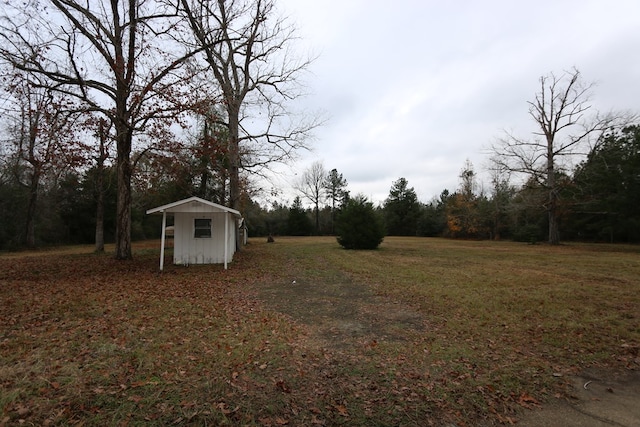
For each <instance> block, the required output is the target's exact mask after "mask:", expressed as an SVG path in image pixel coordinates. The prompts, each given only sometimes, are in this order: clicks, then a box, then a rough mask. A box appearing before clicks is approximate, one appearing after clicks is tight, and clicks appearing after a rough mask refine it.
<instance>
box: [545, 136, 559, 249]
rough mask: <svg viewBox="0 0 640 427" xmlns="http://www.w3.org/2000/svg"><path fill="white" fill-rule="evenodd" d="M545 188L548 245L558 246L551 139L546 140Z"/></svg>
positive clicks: (556, 196) (554, 175)
mask: <svg viewBox="0 0 640 427" xmlns="http://www.w3.org/2000/svg"><path fill="white" fill-rule="evenodd" d="M547 187H548V191H549V200H548V202H547V203H548V204H547V214H548V218H549V244H551V245H559V244H560V233H559V231H558V229H559V227H558V189H557V188H556V172H555V167H554V153H553V137H550V138H549V137H548V138H547Z"/></svg>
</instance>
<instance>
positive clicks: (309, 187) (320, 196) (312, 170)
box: [295, 162, 327, 233]
mask: <svg viewBox="0 0 640 427" xmlns="http://www.w3.org/2000/svg"><path fill="white" fill-rule="evenodd" d="M326 177H327V171H326V170H325V169H324V165H323V164H322V162H314V163H313V164H312V165H311V167H309V169H307V170H305V171H304V173H303V174H302V177H301V178H300V180H299V181H298V182H297V183H296V184H295V189H296V190H298V191H299V192H300V194H302V195H303V196H304V197H305V198H306V199H307V200H309V201H310V202H311V203H313V208H314V214H315V218H316V233H317V232H319V231H320V203H321V202H322V201H323V200H324V198H325V186H324V183H325V179H326Z"/></svg>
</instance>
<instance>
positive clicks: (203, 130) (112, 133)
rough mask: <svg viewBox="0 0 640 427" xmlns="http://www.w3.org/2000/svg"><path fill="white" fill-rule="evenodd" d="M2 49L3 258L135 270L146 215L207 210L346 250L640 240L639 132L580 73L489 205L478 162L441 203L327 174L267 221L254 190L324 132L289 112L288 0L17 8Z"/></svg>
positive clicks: (2, 20)
mask: <svg viewBox="0 0 640 427" xmlns="http://www.w3.org/2000/svg"><path fill="white" fill-rule="evenodd" d="M0 39H1V40H2V43H0V67H2V71H3V76H4V77H3V79H2V85H1V89H2V96H3V103H2V115H1V119H0V128H1V135H2V138H1V139H0V162H1V163H0V224H2V226H1V227H0V249H12V248H20V247H25V246H26V247H35V246H38V245H46V244H64V243H89V242H94V243H95V245H96V250H97V251H102V250H104V243H105V241H107V242H115V247H116V249H115V256H116V258H118V259H127V258H130V257H131V240H132V239H144V238H150V237H156V236H157V234H158V233H159V231H158V230H159V227H160V224H159V223H158V220H157V219H156V218H147V217H146V215H144V212H145V211H146V210H147V209H149V208H150V207H154V206H159V205H162V204H165V203H169V202H172V201H175V200H179V199H182V198H186V197H189V196H193V195H196V196H200V197H203V198H205V199H208V200H211V201H214V202H216V203H220V204H224V205H227V206H230V207H232V208H234V209H237V210H239V211H241V212H242V213H243V215H244V216H245V218H246V220H247V224H248V226H249V228H250V233H251V234H252V235H269V234H272V235H283V234H294V235H309V234H336V233H337V232H338V231H339V228H340V224H341V223H342V224H347V223H351V224H357V223H358V222H357V221H354V220H353V219H352V218H348V217H347V216H345V215H347V214H349V215H351V214H354V215H355V214H356V213H357V212H359V215H365V216H369V215H371V214H373V215H375V218H377V219H379V220H380V221H379V223H380V224H382V225H383V226H384V230H385V232H386V234H388V235H412V236H413V235H416V236H446V237H452V238H483V239H498V238H512V239H517V240H527V241H542V240H546V241H548V242H549V243H551V244H557V243H559V242H560V239H561V237H562V239H563V240H566V239H584V240H595V241H609V242H637V241H638V239H639V234H640V232H639V230H638V229H639V228H640V225H639V224H640V215H639V214H638V207H637V203H636V202H635V200H636V198H637V196H638V194H639V189H638V185H639V184H638V181H639V178H638V177H639V176H640V173H639V172H638V168H639V165H638V125H636V124H634V123H633V117H631V116H628V115H627V116H625V115H622V114H612V113H608V114H604V115H601V114H599V113H598V112H595V111H593V110H592V106H591V104H590V103H589V100H590V95H591V89H592V85H589V84H585V83H584V81H583V80H582V76H581V74H580V72H579V71H578V70H577V69H573V70H570V71H567V72H564V73H562V74H560V75H555V74H553V73H552V74H549V75H546V76H543V77H541V78H540V90H539V92H538V93H537V94H536V95H535V98H534V100H533V101H531V102H530V103H529V114H530V116H531V118H532V119H533V122H534V124H535V125H536V130H535V131H534V132H533V136H532V137H531V138H522V137H518V136H516V135H512V134H507V135H505V136H504V137H502V138H500V139H499V140H498V142H496V143H495V144H494V145H493V146H492V147H491V152H492V156H491V164H492V166H491V175H492V177H491V183H490V186H489V187H488V188H485V187H484V186H479V185H478V183H477V182H476V172H475V171H474V169H473V165H471V164H470V163H468V164H466V165H465V166H464V167H463V170H462V172H461V174H460V183H461V184H460V187H459V188H457V189H454V190H453V191H449V190H448V189H444V190H443V191H442V192H441V194H440V195H439V196H438V197H437V198H435V199H434V200H431V201H429V202H427V203H421V202H420V201H418V199H417V196H416V194H415V191H414V190H413V188H411V187H409V184H408V182H407V181H406V180H405V179H404V178H400V179H398V180H397V181H396V182H394V183H393V184H392V187H391V189H390V193H389V197H388V198H387V199H386V200H385V202H384V203H383V204H382V205H381V206H373V204H371V203H370V202H369V201H367V200H366V199H365V198H364V197H362V196H361V195H356V196H355V197H351V195H350V193H349V191H348V189H347V181H346V180H345V179H344V177H343V176H342V174H341V173H339V172H338V171H337V170H335V169H333V170H331V171H329V172H327V171H326V170H324V167H323V165H322V164H321V163H316V164H314V165H312V166H311V168H310V169H309V170H307V171H305V172H304V174H303V175H302V177H301V179H300V180H299V182H297V183H295V185H294V187H295V189H296V191H297V192H298V194H299V196H298V197H297V198H296V199H294V201H293V203H292V204H291V206H287V205H286V204H285V203H283V202H274V203H273V204H272V205H271V206H261V205H259V204H258V203H256V202H255V200H256V199H257V198H258V197H262V198H264V189H262V188H259V187H257V186H256V185H257V184H256V182H257V181H256V180H255V179H253V178H254V177H262V176H264V173H265V170H266V169H268V168H269V167H270V166H272V165H273V164H275V163H278V162H287V161H290V160H291V159H292V158H293V155H294V154H295V151H296V150H299V149H301V148H305V147H306V138H307V137H308V135H309V133H310V132H311V131H312V130H313V129H314V128H315V127H316V126H318V125H319V124H320V121H319V120H318V119H317V118H316V117H315V116H313V115H309V114H305V115H301V116H299V115H297V114H296V112H295V111H292V110H290V108H289V105H290V104H289V101H291V100H295V99H296V98H297V97H299V96H301V95H302V92H301V87H302V85H300V81H299V78H300V76H301V73H302V72H304V70H305V69H306V68H307V67H308V65H309V64H310V62H311V60H310V59H309V58H304V57H300V56H295V55H292V53H291V52H294V49H293V47H292V44H291V43H292V42H293V41H294V40H295V32H294V29H293V26H292V25H291V24H289V23H288V21H287V20H286V19H284V18H281V17H280V16H279V15H278V14H277V10H276V8H275V3H274V1H272V0H233V1H214V0H206V1H201V0H198V1H190V0H180V1H178V2H164V1H162V0H154V1H149V2H139V1H137V0H119V1H113V2H110V3H109V4H104V5H103V4H97V3H96V4H94V3H91V2H89V3H87V2H79V1H76V0H48V1H45V2H27V3H25V4H21V5H19V8H18V6H17V5H12V4H7V5H6V7H5V9H4V10H3V12H2V14H1V15H0ZM301 58H302V59H301ZM514 182H515V183H514ZM303 200H304V201H306V202H308V203H310V204H311V206H312V207H311V208H309V209H306V208H304V206H303ZM350 203H351V204H350ZM347 208H349V209H347ZM369 222H371V224H373V225H376V226H377V224H378V221H369ZM361 231H362V233H366V230H361ZM374 234H375V235H376V236H377V234H378V233H377V232H376V233H374ZM373 240H375V239H373Z"/></svg>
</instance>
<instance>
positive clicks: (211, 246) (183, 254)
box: [173, 212, 235, 265]
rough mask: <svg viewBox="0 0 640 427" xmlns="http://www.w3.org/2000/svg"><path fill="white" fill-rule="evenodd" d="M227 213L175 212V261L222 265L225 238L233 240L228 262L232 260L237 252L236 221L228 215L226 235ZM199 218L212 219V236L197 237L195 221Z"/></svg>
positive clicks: (185, 263) (187, 263)
mask: <svg viewBox="0 0 640 427" xmlns="http://www.w3.org/2000/svg"><path fill="white" fill-rule="evenodd" d="M226 215H229V214H228V213H224V212H203V213H192V212H176V214H175V221H174V227H175V229H174V238H173V239H174V249H173V262H174V264H183V265H189V264H222V263H224V261H225V260H224V244H225V240H229V239H230V240H229V242H230V243H231V244H230V245H229V247H228V253H227V262H231V261H232V259H233V254H234V252H235V221H233V219H232V218H229V232H228V235H227V236H226V237H225V235H224V230H225V227H224V221H225V216H226ZM196 218H209V219H211V238H198V239H196V238H195V237H193V236H194V220H195V219H196Z"/></svg>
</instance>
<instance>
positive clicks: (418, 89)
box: [277, 0, 640, 203]
mask: <svg viewBox="0 0 640 427" xmlns="http://www.w3.org/2000/svg"><path fill="white" fill-rule="evenodd" d="M278 4H279V8H280V9H281V10H282V11H283V13H284V14H285V15H287V16H289V17H290V19H291V20H292V21H293V22H295V24H296V26H297V27H298V28H299V35H300V36H301V37H302V38H303V40H302V41H301V42H300V43H302V46H303V47H304V48H306V49H308V50H310V51H312V52H315V53H316V54H318V59H317V60H316V61H315V62H314V63H313V65H312V66H311V69H310V71H311V72H312V74H311V75H309V76H307V81H308V84H309V91H310V92H311V94H310V95H309V96H308V97H307V98H306V100H305V103H306V105H305V107H306V108H308V109H310V110H317V111H323V112H324V114H325V115H326V116H327V117H328V121H327V123H326V124H325V125H324V126H323V127H321V128H320V129H318V130H317V131H316V132H315V136H316V139H315V141H314V143H313V147H314V148H313V151H312V152H310V153H301V154H302V158H301V159H300V161H298V162H297V163H296V164H295V165H292V167H291V169H290V170H287V171H286V172H285V174H284V175H282V176H281V178H280V180H279V181H277V184H278V185H279V186H283V187H286V186H287V182H291V181H293V180H295V179H297V177H296V175H294V174H295V173H298V176H299V174H301V173H302V172H303V171H304V170H305V169H307V168H308V167H309V166H310V165H311V163H312V162H314V161H322V162H323V164H324V166H325V168H326V169H327V170H330V169H333V168H335V169H337V170H338V172H340V173H342V174H343V176H344V177H345V178H346V179H347V181H348V184H349V185H348V189H349V190H350V191H351V193H352V194H353V195H355V194H358V193H361V194H364V195H365V196H367V197H369V198H370V199H372V200H373V201H374V202H376V203H380V202H382V201H384V199H385V198H386V197H387V196H388V194H389V189H390V188H391V185H392V183H393V181H395V180H397V179H398V178H400V177H404V178H406V179H407V180H408V182H409V185H410V186H411V187H413V188H414V189H415V190H416V193H417V195H418V198H419V199H420V201H422V202H428V201H429V200H430V199H432V198H433V197H434V196H438V195H439V194H440V192H441V191H442V190H444V189H449V190H450V191H454V190H455V189H456V188H457V187H458V185H459V178H458V176H459V174H460V170H461V169H462V167H463V165H464V163H465V160H466V159H469V160H470V161H471V162H472V163H473V165H474V167H475V170H476V172H478V173H482V171H483V169H484V167H485V165H486V163H487V159H488V156H487V154H486V148H487V147H488V146H489V145H491V143H492V142H493V141H495V140H496V138H499V137H501V136H503V135H504V130H505V129H507V130H509V131H512V132H513V133H515V134H517V135H520V136H522V137H529V136H530V135H531V131H532V130H533V124H532V122H531V119H530V116H529V115H528V105H527V101H530V100H533V99H534V97H535V94H536V92H537V91H538V90H539V82H538V79H539V78H540V76H542V75H546V74H548V73H549V72H554V73H555V74H556V75H559V74H562V72H563V71H564V70H571V69H572V68H573V67H576V68H578V69H579V70H580V71H581V73H582V75H583V77H584V79H585V81H587V82H595V83H597V86H596V87H595V88H594V91H593V105H594V107H596V108H597V109H598V110H600V111H609V110H631V111H633V112H640V56H639V55H638V52H640V1H638V0H626V1H625V0H606V1H605V0H596V1H588V0H537V1H524V0H518V1H515V0H483V1H461V0H458V1H455V0H451V1H442V0H439V1H430V0H395V1H389V0H322V1H318V0H279V3H278ZM289 194H290V193H289ZM289 199H291V198H289Z"/></svg>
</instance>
